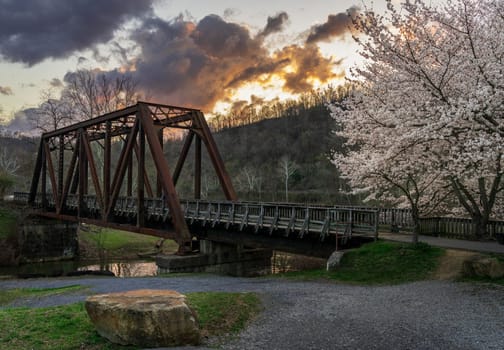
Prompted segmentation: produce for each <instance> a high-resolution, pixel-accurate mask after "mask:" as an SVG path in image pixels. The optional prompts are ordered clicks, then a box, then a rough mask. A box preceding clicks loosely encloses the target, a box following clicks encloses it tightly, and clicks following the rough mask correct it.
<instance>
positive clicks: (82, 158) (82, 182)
mask: <svg viewBox="0 0 504 350" xmlns="http://www.w3.org/2000/svg"><path fill="white" fill-rule="evenodd" d="M83 134H84V129H80V130H79V186H78V190H79V192H78V201H79V203H78V208H77V213H78V216H79V217H84V216H85V211H86V206H85V201H84V196H85V195H86V194H87V189H86V187H87V186H86V185H87V174H86V173H87V159H86V150H85V148H84V137H83Z"/></svg>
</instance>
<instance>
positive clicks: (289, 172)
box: [279, 156, 298, 202]
mask: <svg viewBox="0 0 504 350" xmlns="http://www.w3.org/2000/svg"><path fill="white" fill-rule="evenodd" d="M279 166H280V172H281V174H282V178H283V181H284V185H285V201H286V202H288V201H289V181H290V179H291V178H292V176H293V175H294V174H295V173H296V171H297V170H298V166H297V164H296V163H295V162H294V161H291V160H290V159H289V157H288V156H284V157H282V158H281V159H280V162H279Z"/></svg>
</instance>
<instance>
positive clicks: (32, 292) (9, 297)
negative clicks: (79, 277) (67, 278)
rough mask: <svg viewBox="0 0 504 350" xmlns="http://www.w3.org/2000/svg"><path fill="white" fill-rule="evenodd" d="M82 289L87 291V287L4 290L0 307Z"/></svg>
mask: <svg viewBox="0 0 504 350" xmlns="http://www.w3.org/2000/svg"><path fill="white" fill-rule="evenodd" d="M82 289H87V287H83V286H80V285H71V286H66V287H60V288H16V289H8V290H2V291H0V306H5V305H8V304H9V303H10V302H12V301H14V300H16V299H20V298H28V297H31V298H37V297H46V296H50V295H58V294H64V293H71V292H75V291H79V290H82Z"/></svg>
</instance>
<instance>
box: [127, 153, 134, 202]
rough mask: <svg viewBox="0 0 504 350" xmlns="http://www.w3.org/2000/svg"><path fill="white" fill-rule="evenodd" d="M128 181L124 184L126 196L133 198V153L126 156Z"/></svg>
mask: <svg viewBox="0 0 504 350" xmlns="http://www.w3.org/2000/svg"><path fill="white" fill-rule="evenodd" d="M127 162H128V179H127V184H126V196H128V197H131V196H133V153H131V152H130V153H129V154H128V158H127Z"/></svg>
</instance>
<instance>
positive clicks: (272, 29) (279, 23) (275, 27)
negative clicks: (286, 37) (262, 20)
mask: <svg viewBox="0 0 504 350" xmlns="http://www.w3.org/2000/svg"><path fill="white" fill-rule="evenodd" d="M288 19H289V15H288V14H287V12H280V13H278V14H277V15H276V16H274V17H268V22H267V23H266V27H264V29H263V30H262V31H261V32H260V33H259V35H261V36H268V35H270V34H273V33H276V32H280V31H282V30H283V28H284V24H285V22H287V20H288Z"/></svg>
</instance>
